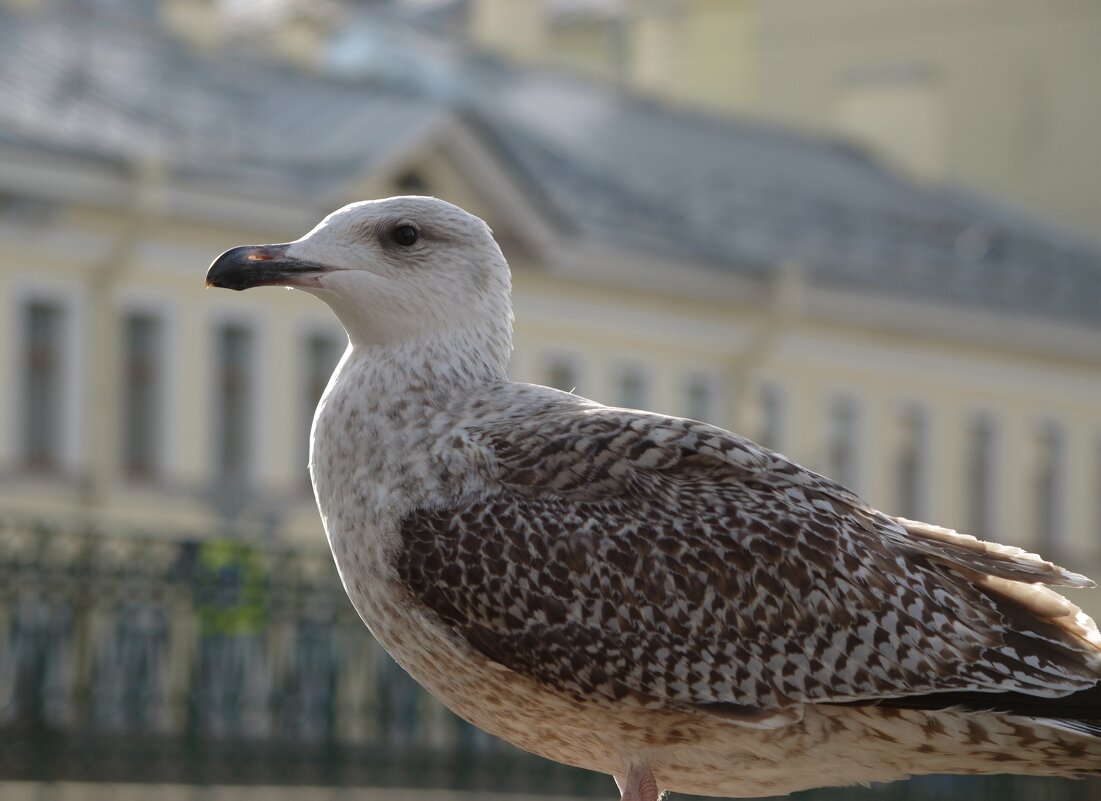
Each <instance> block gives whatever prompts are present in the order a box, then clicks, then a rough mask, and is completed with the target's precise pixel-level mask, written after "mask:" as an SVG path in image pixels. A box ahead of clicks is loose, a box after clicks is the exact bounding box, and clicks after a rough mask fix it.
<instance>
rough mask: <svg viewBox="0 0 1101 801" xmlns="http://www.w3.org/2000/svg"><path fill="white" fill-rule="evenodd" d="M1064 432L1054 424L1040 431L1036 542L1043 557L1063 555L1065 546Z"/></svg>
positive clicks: (1034, 492) (1036, 470)
mask: <svg viewBox="0 0 1101 801" xmlns="http://www.w3.org/2000/svg"><path fill="white" fill-rule="evenodd" d="M1064 447H1065V441H1064V438H1063V431H1062V429H1061V428H1059V426H1057V425H1056V424H1054V423H1048V424H1046V425H1044V426H1043V427H1042V428H1041V429H1040V432H1039V437H1038V441H1037V452H1036V468H1035V473H1034V487H1033V496H1034V501H1033V508H1034V509H1035V514H1036V523H1035V526H1036V542H1037V543H1038V548H1039V550H1040V553H1041V555H1046V556H1048V557H1057V556H1060V555H1061V554H1060V549H1061V547H1062V544H1063V543H1062V542H1061V540H1062V535H1063V531H1062V499H1063V461H1064V453H1063V451H1064Z"/></svg>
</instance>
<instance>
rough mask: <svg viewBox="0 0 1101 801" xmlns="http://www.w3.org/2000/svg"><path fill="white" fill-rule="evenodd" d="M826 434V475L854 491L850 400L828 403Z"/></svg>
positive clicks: (854, 452)
mask: <svg viewBox="0 0 1101 801" xmlns="http://www.w3.org/2000/svg"><path fill="white" fill-rule="evenodd" d="M827 426H828V428H827V431H826V471H825V472H826V475H827V476H829V477H830V478H832V479H833V480H834V481H837V482H839V483H841V484H844V485H845V486H846V487H849V488H851V489H855V488H856V487H855V484H856V478H857V463H856V460H857V444H858V443H857V441H856V436H857V410H856V401H855V400H853V399H852V398H835V399H834V401H833V402H832V403H831V404H830V408H829V419H828V420H827Z"/></svg>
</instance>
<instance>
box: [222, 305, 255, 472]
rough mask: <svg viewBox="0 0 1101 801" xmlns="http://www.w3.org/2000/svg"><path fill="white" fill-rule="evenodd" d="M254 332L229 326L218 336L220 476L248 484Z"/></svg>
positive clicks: (242, 327)
mask: <svg viewBox="0 0 1101 801" xmlns="http://www.w3.org/2000/svg"><path fill="white" fill-rule="evenodd" d="M252 349H253V343H252V332H251V331H249V330H248V329H247V328H245V327H244V326H240V325H232V324H231V325H225V326H222V328H221V329H220V331H219V333H218V377H217V409H216V414H217V415H218V418H219V421H220V424H219V426H218V432H217V433H218V440H217V442H218V472H219V474H220V475H221V476H222V477H223V478H233V479H236V480H238V481H242V482H243V481H244V479H245V478H246V474H247V470H248V462H249V459H250V457H251V453H250V450H251V445H252V443H251V436H250V432H251V425H250V423H251V420H250V417H251V415H250V413H249V411H250V410H249V407H250V404H251V401H252V381H251V379H252V369H251V361H252Z"/></svg>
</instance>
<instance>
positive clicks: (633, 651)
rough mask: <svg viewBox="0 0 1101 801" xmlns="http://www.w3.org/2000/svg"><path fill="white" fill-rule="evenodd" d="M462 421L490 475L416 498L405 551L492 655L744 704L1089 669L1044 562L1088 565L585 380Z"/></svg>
mask: <svg viewBox="0 0 1101 801" xmlns="http://www.w3.org/2000/svg"><path fill="white" fill-rule="evenodd" d="M466 436H467V437H468V438H469V443H470V447H472V448H475V449H477V450H480V451H482V452H483V456H484V460H485V462H486V463H487V465H488V467H487V468H486V469H487V471H488V476H489V478H490V480H489V481H488V485H489V489H488V491H486V492H484V493H481V494H479V495H478V496H477V497H473V498H468V499H466V500H464V501H462V502H457V503H455V504H454V505H452V506H450V507H448V508H433V509H422V510H419V511H417V512H415V513H413V514H411V515H410V516H409V517H407V518H406V519H405V520H404V522H403V524H402V532H401V533H402V548H401V553H400V554H399V557H398V564H399V572H400V574H401V577H402V579H403V580H404V582H406V583H407V585H408V586H409V588H410V590H411V592H413V593H414V594H415V595H416V596H417V597H418V598H419V600H420V601H421V602H422V603H423V604H425V605H426V606H428V607H429V608H431V609H432V610H434V612H435V613H436V614H437V615H439V616H440V617H441V618H442V619H443V620H445V621H446V622H447V623H448V624H449V625H450V626H451V627H452V628H453V629H454V630H455V631H456V632H457V633H458V634H459V635H460V636H462V637H464V638H466V640H468V641H469V643H470V644H472V645H473V646H474V647H475V648H476V649H478V650H479V651H480V652H481V653H482V654H483V655H484V656H486V657H487V658H489V659H490V660H493V661H495V662H497V663H499V664H501V665H504V666H506V667H508V668H510V669H512V670H515V671H519V672H521V673H524V674H526V675H528V676H531V677H534V678H535V679H537V680H539V681H541V682H543V683H545V684H547V685H550V686H552V687H555V688H557V689H558V690H560V691H563V692H567V693H572V694H576V695H579V696H589V697H591V696H605V697H607V698H610V699H620V698H623V697H625V696H633V697H635V698H637V699H639V700H641V701H642V702H656V703H664V704H676V705H691V706H694V707H706V708H708V709H710V710H712V711H714V712H716V713H717V714H723V715H726V716H732V717H735V718H741V719H743V720H745V721H747V722H749V723H750V724H751V725H752V721H754V720H767V719H770V718H769V715H770V714H771V713H774V712H776V711H777V710H784V709H792V708H798V706H799V705H800V704H802V703H805V702H850V701H869V700H877V699H884V698H897V697H904V696H905V697H913V696H917V695H921V694H923V693H943V692H944V691H967V690H973V691H974V690H977V691H981V692H990V691H999V690H1000V691H1023V692H1028V693H1032V694H1037V695H1048V696H1060V695H1066V694H1068V693H1070V692H1072V691H1074V690H1077V689H1081V688H1084V687H1089V686H1091V685H1092V684H1094V683H1096V682H1097V680H1098V674H1099V670H1101V638H1098V635H1097V630H1096V627H1093V624H1092V621H1090V620H1089V619H1088V618H1087V617H1085V615H1083V614H1082V613H1080V612H1079V610H1078V609H1077V608H1076V607H1074V606H1073V605H1072V604H1070V603H1069V602H1068V601H1066V600H1065V599H1063V598H1062V597H1061V596H1059V595H1057V594H1056V593H1054V592H1052V591H1050V590H1047V589H1046V588H1044V587H1040V586H1038V585H1037V584H1036V583H1037V582H1046V583H1054V584H1063V585H1068V586H1080V585H1088V580H1086V579H1084V578H1082V577H1080V576H1075V575H1074V574H1070V573H1067V572H1065V571H1063V570H1062V569H1061V568H1058V567H1056V566H1054V565H1051V564H1049V563H1046V562H1043V561H1041V560H1040V559H1039V558H1038V557H1033V556H1031V555H1028V554H1025V553H1024V552H1022V551H1019V550H1017V549H1011V548H1004V547H1001V546H995V545H989V544H985V543H981V542H979V541H978V540H975V539H973V538H970V537H964V536H961V535H958V534H955V533H953V532H948V531H945V530H942V529H937V528H935V527H930V526H923V525H921V524H917V523H912V522H910V521H899V520H896V519H893V518H890V517H887V516H885V515H883V514H881V513H878V512H876V511H875V510H873V509H872V508H870V507H869V506H868V505H867V504H865V503H864V502H863V501H862V500H861V499H860V498H859V497H857V496H856V495H855V494H853V493H852V492H850V491H848V490H846V489H845V488H843V487H841V486H840V485H838V484H836V483H834V482H832V481H830V480H828V479H826V478H824V477H822V476H819V475H817V474H814V473H812V472H810V471H808V470H805V469H804V468H802V467H800V466H798V465H796V464H794V463H792V462H790V461H789V460H787V459H786V458H784V457H783V456H780V455H779V454H776V453H773V452H771V451H768V450H766V449H763V448H760V447H759V446H757V445H755V444H754V443H752V442H750V441H748V440H746V439H743V438H741V437H738V436H736V435H733V434H731V433H729V432H726V431H724V430H722V429H718V428H715V427H712V426H708V425H705V424H702V423H697V422H694V421H689V420H683V419H679V418H670V417H662V416H658V415H651V414H645V413H639V412H632V411H627V410H622V409H610V408H607V407H601V406H598V405H596V404H586V403H584V402H582V401H577V402H576V403H570V402H567V403H561V402H559V403H556V404H554V405H551V406H549V407H548V408H546V409H544V410H543V411H540V412H536V413H534V414H525V415H515V416H513V417H512V418H511V419H507V420H498V421H496V422H482V423H476V424H472V425H471V426H470V427H469V428H468V429H467V432H466ZM1021 582H1028V583H1027V584H1026V583H1021ZM1091 640H1092V641H1091ZM765 725H768V724H765Z"/></svg>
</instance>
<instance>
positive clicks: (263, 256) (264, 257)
mask: <svg viewBox="0 0 1101 801" xmlns="http://www.w3.org/2000/svg"><path fill="white" fill-rule="evenodd" d="M271 258H272V257H271V256H269V255H268V254H267V253H250V254H248V255H247V256H246V257H245V260H246V261H271Z"/></svg>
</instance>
